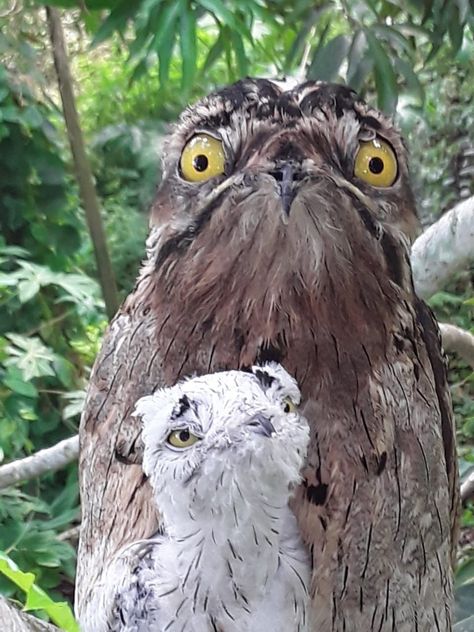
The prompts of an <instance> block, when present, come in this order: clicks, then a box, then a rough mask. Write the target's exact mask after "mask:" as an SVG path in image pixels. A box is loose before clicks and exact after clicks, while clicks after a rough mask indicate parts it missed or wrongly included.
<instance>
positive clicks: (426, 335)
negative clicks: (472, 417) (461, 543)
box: [415, 298, 460, 565]
mask: <svg viewBox="0 0 474 632" xmlns="http://www.w3.org/2000/svg"><path fill="white" fill-rule="evenodd" d="M415 310H416V314H417V316H418V322H419V324H420V327H421V330H422V338H423V340H424V342H425V345H426V350H427V353H428V358H429V360H430V364H431V368H432V371H433V376H434V382H435V388H436V395H437V397H438V404H439V410H440V415H441V431H442V436H443V443H444V453H445V458H446V468H447V472H448V483H449V493H450V498H451V538H452V539H451V546H452V560H453V565H454V563H455V557H456V546H457V543H458V531H459V518H460V493H459V472H458V465H457V454H456V425H455V420H454V414H453V407H452V403H451V395H450V391H449V385H448V378H447V370H446V361H445V357H444V356H443V351H442V345H441V334H440V331H439V327H438V324H437V322H436V320H435V318H434V316H433V313H432V311H431V309H430V308H429V307H428V305H426V303H425V302H424V301H422V300H421V299H419V298H417V299H416V300H415Z"/></svg>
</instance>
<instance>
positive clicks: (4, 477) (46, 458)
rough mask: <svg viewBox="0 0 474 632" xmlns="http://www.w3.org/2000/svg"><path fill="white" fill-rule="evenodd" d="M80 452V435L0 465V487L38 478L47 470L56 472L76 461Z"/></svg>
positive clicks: (3, 487)
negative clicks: (24, 457)
mask: <svg viewBox="0 0 474 632" xmlns="http://www.w3.org/2000/svg"><path fill="white" fill-rule="evenodd" d="M78 454H79V437H78V436H77V435H75V436H74V437H71V438H70V439H65V440H64V441H60V442H59V443H57V444H56V445H54V446H53V447H52V448H46V449H45V450H40V451H39V452H36V454H33V455H32V456H27V457H26V459H18V460H17V461H12V462H11V463H7V464H6V465H2V466H1V467H0V489H5V487H10V486H11V485H14V484H15V483H19V482H20V481H25V480H28V479H30V478H36V477H37V476H41V475H42V474H45V473H46V472H56V471H57V470H60V469H61V468H63V467H65V466H66V465H68V464H69V463H72V462H73V461H75V460H76V459H77V457H78Z"/></svg>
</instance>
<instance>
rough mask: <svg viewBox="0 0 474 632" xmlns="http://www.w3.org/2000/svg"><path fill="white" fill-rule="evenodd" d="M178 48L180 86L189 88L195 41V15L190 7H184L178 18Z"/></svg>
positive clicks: (194, 58) (194, 67)
mask: <svg viewBox="0 0 474 632" xmlns="http://www.w3.org/2000/svg"><path fill="white" fill-rule="evenodd" d="M179 27H180V30H179V46H180V50H181V58H182V69H183V71H182V75H181V85H182V87H183V88H189V87H190V86H191V84H192V82H193V79H194V75H195V73H196V61H197V40H196V15H195V13H194V11H193V9H192V7H186V8H185V9H184V10H183V11H182V13H181V15H180V16H179Z"/></svg>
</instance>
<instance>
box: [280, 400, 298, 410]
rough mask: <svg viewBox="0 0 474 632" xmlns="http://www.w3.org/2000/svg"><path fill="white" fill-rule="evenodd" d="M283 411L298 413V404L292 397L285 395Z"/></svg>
mask: <svg viewBox="0 0 474 632" xmlns="http://www.w3.org/2000/svg"><path fill="white" fill-rule="evenodd" d="M283 412H284V413H296V404H295V402H294V401H293V400H292V399H291V397H285V399H284V400H283Z"/></svg>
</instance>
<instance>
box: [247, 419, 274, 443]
mask: <svg viewBox="0 0 474 632" xmlns="http://www.w3.org/2000/svg"><path fill="white" fill-rule="evenodd" d="M248 425H249V426H250V428H251V429H252V431H253V432H255V433H256V434H259V435H262V436H264V437H271V436H272V434H273V433H274V432H275V427H274V425H273V424H272V422H271V421H270V419H268V417H265V415H263V414H262V413H257V414H256V415H254V416H253V417H252V418H251V419H250V421H249V422H248Z"/></svg>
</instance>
